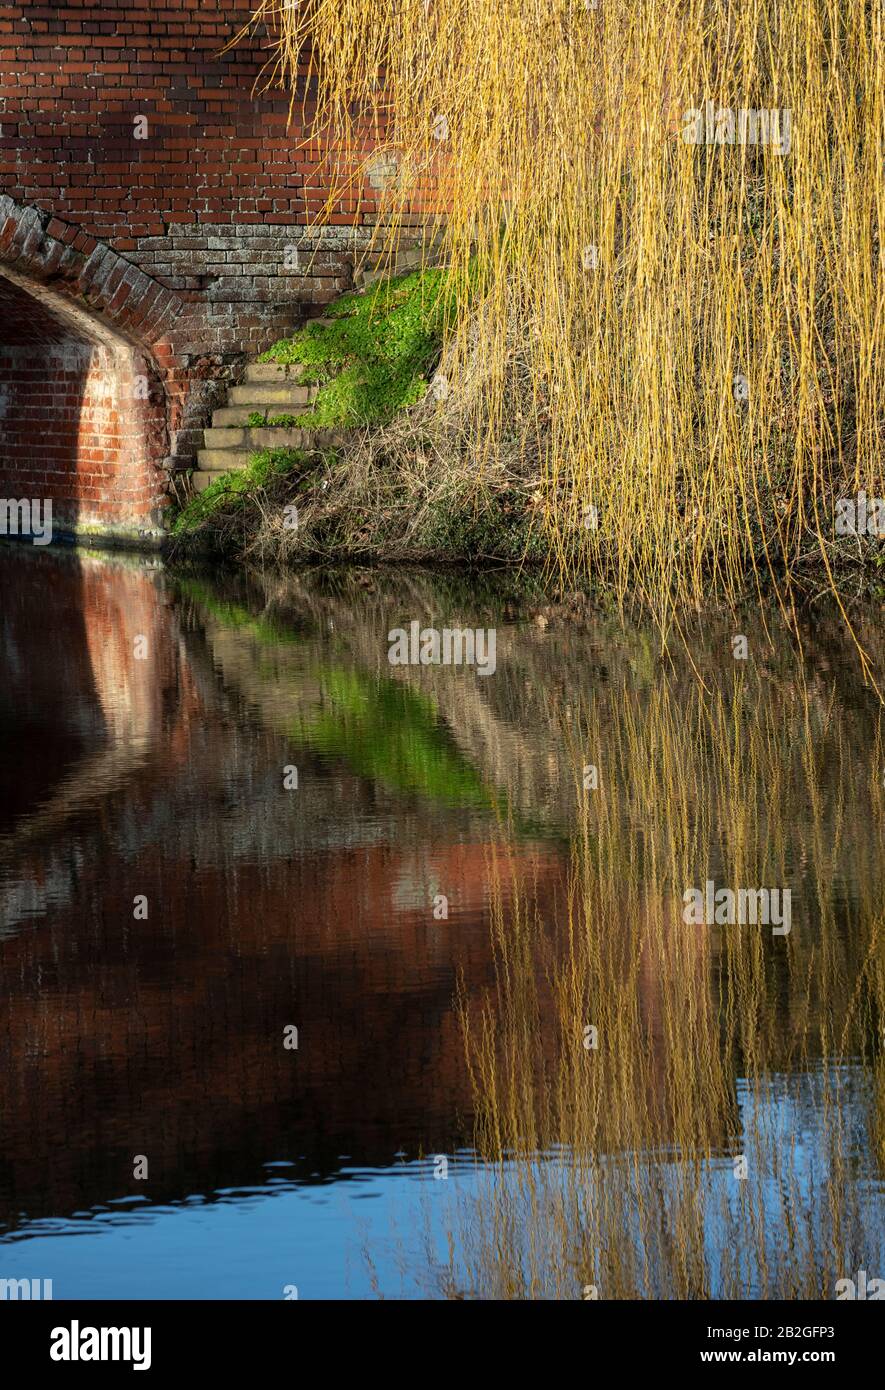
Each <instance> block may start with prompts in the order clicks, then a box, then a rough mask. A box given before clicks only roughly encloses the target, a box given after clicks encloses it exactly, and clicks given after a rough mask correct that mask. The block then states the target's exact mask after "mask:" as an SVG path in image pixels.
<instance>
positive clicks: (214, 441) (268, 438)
mask: <svg viewBox="0 0 885 1390" xmlns="http://www.w3.org/2000/svg"><path fill="white" fill-rule="evenodd" d="M308 437H309V436H308V431H307V430H301V429H286V428H284V427H283V426H281V425H267V426H265V427H264V428H263V429H256V428H254V427H250V428H247V429H235V428H227V429H215V428H213V429H211V430H204V431H203V443H204V444H205V446H206V448H207V449H246V448H249V449H282V448H291V449H298V448H300V447H301V445H302V444H303V443H304V441H305V439H306V438H308Z"/></svg>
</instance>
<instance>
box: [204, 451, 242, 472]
mask: <svg viewBox="0 0 885 1390" xmlns="http://www.w3.org/2000/svg"><path fill="white" fill-rule="evenodd" d="M253 452H254V450H252V449H199V450H198V451H197V467H198V469H199V471H200V472H201V473H232V472H235V471H236V470H237V469H238V468H245V467H246V465H247V464H248V463H250V462H251V460H252V454H253Z"/></svg>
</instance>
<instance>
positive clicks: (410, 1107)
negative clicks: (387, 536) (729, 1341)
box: [0, 546, 885, 1299]
mask: <svg viewBox="0 0 885 1390" xmlns="http://www.w3.org/2000/svg"><path fill="white" fill-rule="evenodd" d="M0 594H2V608H0V621H2V653H3V663H2V671H0V789H2V809H0V1279H11V1278H26V1277H27V1278H32V1279H51V1280H52V1288H53V1297H54V1298H56V1299H64V1298H67V1297H70V1298H83V1297H85V1298H92V1297H126V1298H133V1299H137V1298H148V1297H174V1298H216V1297H217V1298H225V1297H226V1298H253V1299H282V1298H284V1297H292V1296H294V1290H297V1296H298V1297H299V1298H302V1299H305V1298H306V1299H309V1298H316V1297H327V1296H333V1297H343V1298H364V1297H370V1298H371V1297H377V1296H386V1297H427V1296H431V1297H453V1296H454V1297H468V1298H482V1297H492V1296H504V1297H557V1298H583V1297H592V1296H594V1295H595V1294H598V1296H599V1297H600V1298H622V1297H636V1296H640V1297H661V1296H664V1297H671V1296H675V1297H694V1298H703V1297H723V1296H729V1297H741V1298H759V1297H783V1296H785V1297H808V1296H823V1297H826V1298H834V1297H836V1296H837V1285H838V1284H839V1281H845V1280H852V1281H853V1283H854V1284H855V1286H856V1285H857V1282H858V1278H859V1272H860V1271H864V1272H865V1278H866V1280H867V1281H870V1280H872V1279H874V1278H881V1279H882V1280H883V1281H885V1221H883V1217H885V892H883V883H885V833H883V832H885V787H883V778H885V720H883V711H882V706H881V704H880V701H879V699H878V697H877V695H876V692H875V690H874V688H873V687H872V685H871V684H870V683H869V682H867V681H865V680H864V678H863V672H862V666H861V661H860V659H859V657H858V651H857V646H856V644H855V642H854V641H853V640H852V638H851V636H850V635H848V634H846V632H845V629H844V625H843V624H842V622H841V620H840V619H839V617H838V614H835V613H832V612H829V611H827V610H825V609H824V608H820V609H817V610H815V612H814V613H813V615H811V616H809V617H806V618H803V619H802V620H801V622H800V624H799V629H798V632H794V633H790V632H787V631H786V629H785V628H784V626H783V624H782V622H781V621H780V618H779V615H778V614H777V612H776V611H775V610H774V609H772V611H770V612H768V613H767V614H763V615H759V614H756V615H754V616H753V617H752V618H747V619H746V620H744V621H743V622H742V623H741V624H740V625H739V626H738V625H736V621H735V619H733V618H731V617H729V616H728V615H726V614H721V615H718V614H711V615H707V616H705V618H704V620H703V621H702V622H699V623H698V624H697V627H696V628H695V629H693V630H691V631H689V632H687V633H686V634H685V640H684V641H680V640H679V639H675V640H674V642H673V643H672V644H671V647H670V649H669V651H667V652H662V651H661V648H660V643H659V641H658V639H657V638H656V636H655V633H654V631H652V630H651V629H648V630H646V629H643V628H642V627H641V626H636V625H622V624H621V623H620V621H619V620H618V619H617V618H615V617H612V616H607V615H605V614H601V613H600V614H597V615H595V616H592V617H591V616H588V615H584V616H583V617H581V618H580V620H579V619H578V617H577V616H570V617H568V618H566V617H563V616H562V615H559V614H556V613H553V614H550V615H549V618H548V619H547V620H545V618H544V615H543V614H542V615H541V619H540V621H539V620H538V616H537V603H533V602H531V601H530V602H529V604H528V607H526V605H525V602H524V598H525V595H524V594H521V593H518V592H517V590H516V581H514V580H503V581H500V582H499V583H497V584H493V583H492V582H491V581H485V582H483V583H479V584H477V583H471V584H465V583H462V582H460V581H459V580H458V579H455V578H448V579H440V578H432V577H429V576H426V575H420V574H407V575H399V576H395V577H390V576H384V575H378V574H375V575H362V576H359V575H344V574H330V573H316V574H309V575H302V576H299V577H295V578H287V579H282V578H279V577H267V576H265V577H251V578H246V577H242V576H240V577H235V578H228V579H226V580H220V579H219V578H218V577H217V576H216V577H214V578H213V577H207V576H206V575H197V576H194V575H189V576H182V575H176V574H174V573H171V572H169V571H168V570H165V569H164V568H163V567H162V566H161V565H160V564H159V563H149V562H145V561H140V560H133V559H113V558H108V557H107V556H105V557H99V556H93V555H90V554H86V553H80V554H75V553H71V552H61V553H56V552H51V553H47V552H46V551H42V550H41V551H40V552H39V553H38V552H37V551H36V550H33V549H31V548H29V547H24V546H4V547H3V548H2V549H0ZM529 599H530V600H531V596H529ZM853 617H854V621H855V636H856V638H857V640H858V641H859V642H860V644H861V646H862V647H863V648H864V650H865V651H866V653H867V655H868V657H869V659H870V661H871V662H872V663H873V666H874V669H875V670H876V671H877V673H878V674H879V675H880V677H881V676H882V674H883V673H885V660H883V658H885V638H883V636H882V631H881V613H880V612H879V611H878V610H876V611H871V610H868V609H862V610H860V611H859V612H857V613H856V614H854V615H853ZM415 621H417V622H419V623H420V624H421V627H422V628H427V627H435V628H443V627H445V626H460V627H462V628H468V627H469V628H471V629H479V630H481V631H484V632H487V631H488V630H494V632H495V636H496V649H495V669H494V672H493V673H492V672H489V673H488V674H486V675H482V674H479V673H478V672H477V670H476V668H475V667H469V666H465V665H461V666H454V665H449V666H445V665H402V666H394V665H391V664H390V662H389V660H388V647H389V644H388V633H389V631H390V630H392V629H394V628H397V627H402V628H404V629H406V630H408V629H409V624H410V623H412V622H415ZM736 634H740V635H742V636H745V637H746V639H747V657H746V659H743V658H741V657H736V656H735V654H734V644H733V638H734V637H735V635H736ZM287 769H288V771H287ZM293 769H294V770H295V773H294V775H293ZM296 777H297V786H296V785H294V781H295V778H296ZM287 782H288V783H289V785H288V786H287V785H286V784H287ZM708 883H712V884H713V885H714V890H713V891H714V892H715V891H717V890H719V889H725V888H729V887H730V888H731V889H732V890H733V891H734V892H735V893H736V894H737V893H738V891H739V890H740V889H742V888H743V889H745V890H748V892H750V893H752V894H753V895H754V899H755V901H756V902H759V903H761V902H762V899H760V898H759V897H758V890H759V889H765V890H766V891H767V892H768V891H771V892H777V893H778V894H780V898H779V899H775V898H772V899H771V902H772V903H774V902H778V901H779V903H780V922H781V926H780V928H779V929H778V930H775V929H774V928H775V926H776V922H775V920H774V916H772V920H771V921H770V922H769V923H767V924H766V923H762V922H759V921H757V922H755V923H753V922H744V923H743V924H742V923H740V922H729V921H727V920H723V917H720V919H719V920H718V921H717V920H715V918H714V920H712V921H710V922H709V923H706V922H701V923H698V922H687V921H686V920H685V912H684V906H683V904H684V902H685V901H686V899H685V896H684V895H685V894H686V892H688V891H690V890H691V889H692V888H694V887H697V888H698V889H699V891H700V893H701V894H702V895H705V894H706V892H707V889H706V885H707V884H708ZM785 894H789V897H788V898H785V896H784V895H785ZM785 901H786V902H788V903H789V911H788V916H787V917H786V918H784V914H783V904H784V902H785ZM723 915H727V908H726V909H723ZM784 923H785V924H786V927H787V929H786V930H785V929H784ZM294 1030H297V1033H296V1032H295V1031H294ZM296 1044H297V1045H296ZM842 1287H843V1290H844V1288H846V1287H847V1285H843V1286H842ZM882 1291H883V1294H885V1283H883V1285H882ZM867 1296H869V1294H868V1295H867Z"/></svg>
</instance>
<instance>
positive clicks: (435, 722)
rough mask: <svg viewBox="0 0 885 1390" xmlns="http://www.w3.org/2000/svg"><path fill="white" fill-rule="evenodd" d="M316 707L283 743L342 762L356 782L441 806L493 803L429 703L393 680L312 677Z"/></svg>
mask: <svg viewBox="0 0 885 1390" xmlns="http://www.w3.org/2000/svg"><path fill="white" fill-rule="evenodd" d="M317 675H318V679H319V681H320V685H321V688H322V692H323V701H324V702H323V706H322V708H321V709H320V710H318V711H317V712H316V713H315V714H310V715H308V716H307V717H306V718H303V719H299V720H298V721H297V722H296V723H294V724H293V725H292V726H291V727H290V730H289V732H290V735H291V737H292V738H293V739H295V740H296V741H297V742H299V743H303V744H304V745H305V746H306V747H308V748H310V749H311V750H312V751H313V752H317V753H323V754H326V755H327V756H328V755H334V756H338V757H343V758H345V759H346V760H347V762H348V764H349V765H350V766H351V767H352V768H353V770H354V771H355V772H357V773H359V774H360V775H361V776H363V777H369V778H371V779H372V780H374V781H378V782H381V783H383V784H384V785H385V786H387V787H392V788H395V789H396V790H398V791H409V792H420V793H422V794H423V795H425V796H429V797H430V798H431V799H432V800H434V801H440V802H443V803H444V804H446V805H454V806H465V805H473V806H476V805H486V806H488V805H489V804H490V803H491V804H493V803H494V802H495V797H494V795H493V794H491V793H490V792H489V791H488V790H487V789H486V788H485V787H484V785H483V783H482V781H481V779H480V778H479V777H478V776H477V774H476V773H475V772H474V770H473V769H472V768H471V766H470V764H469V763H468V762H467V761H466V759H464V758H463V757H462V756H461V754H460V753H459V752H458V750H457V749H456V748H455V746H454V745H453V743H452V741H451V738H450V736H449V734H448V732H447V730H446V729H445V727H444V725H443V724H442V723H441V722H440V719H439V716H438V714H437V711H436V706H435V705H434V704H433V701H432V700H428V699H426V698H425V697H424V696H422V695H418V694H416V693H415V692H414V691H412V690H409V689H408V688H407V687H406V686H403V685H400V684H399V683H398V682H396V681H392V680H375V679H372V678H370V677H368V676H365V675H363V674H362V673H361V672H359V671H352V670H351V671H346V670H342V669H341V668H340V667H332V668H323V669H322V670H321V671H320V672H318V673H317Z"/></svg>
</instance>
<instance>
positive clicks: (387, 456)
mask: <svg viewBox="0 0 885 1390" xmlns="http://www.w3.org/2000/svg"><path fill="white" fill-rule="evenodd" d="M484 282H485V283H486V284H487V282H488V276H487V274H485V273H484V272H483V271H482V270H481V269H480V267H479V265H478V263H477V262H476V261H474V262H473V263H472V265H471V266H470V267H469V268H468V272H467V273H466V274H465V275H463V276H456V275H455V274H453V273H452V272H448V271H444V270H439V269H433V270H425V271H423V272H419V273H412V274H409V275H406V276H401V277H399V278H393V279H391V280H389V281H383V282H381V283H380V284H377V285H376V286H374V287H373V288H372V289H371V290H369V291H367V292H365V293H363V294H350V295H346V296H344V297H343V298H342V299H341V300H339V301H338V302H337V303H336V304H334V305H333V306H331V307H330V309H329V310H328V312H327V318H326V320H325V321H324V322H323V323H311V324H308V325H307V326H306V327H304V328H303V329H302V330H300V331H299V332H298V333H296V334H295V335H294V336H293V337H291V338H286V339H283V340H281V341H280V342H278V343H276V344H275V345H274V346H273V347H272V348H271V349H270V350H269V351H268V352H266V353H265V354H264V356H263V359H262V360H264V361H273V362H277V363H280V364H281V365H285V366H286V367H288V368H290V369H291V373H292V379H293V380H294V381H295V382H296V383H299V384H314V385H316V386H317V387H318V388H319V389H318V392H317V395H316V397H315V399H314V401H313V402H312V404H311V406H310V408H309V409H305V410H304V411H302V412H300V413H297V414H289V415H285V416H282V415H273V414H270V413H269V414H268V416H266V417H265V416H262V417H261V418H260V419H258V418H256V419H255V421H254V422H252V423H254V424H256V425H259V424H260V425H281V426H284V427H287V428H291V427H298V428H302V429H306V430H329V429H334V430H337V431H341V432H342V434H343V436H344V437H346V442H345V443H342V445H340V446H339V447H337V448H328V447H325V448H322V449H313V450H311V449H293V448H280V449H265V450H263V451H261V452H257V453H256V454H255V455H254V456H253V459H252V462H251V464H250V465H249V467H248V468H246V469H244V470H242V471H241V472H239V473H232V474H231V475H230V477H229V478H224V479H222V480H219V481H218V482H215V483H213V484H212V485H211V486H210V487H209V488H208V489H207V490H206V491H204V492H203V493H200V494H198V495H196V496H195V497H193V498H192V500H191V501H190V502H189V503H188V504H187V505H186V506H185V507H184V508H183V509H182V510H181V511H180V512H179V514H178V515H177V517H176V518H175V521H174V524H173V538H174V548H175V549H177V550H179V551H185V550H187V549H189V548H191V546H192V545H193V544H194V543H196V544H197V545H198V546H200V547H208V548H210V549H213V550H215V551H217V552H219V553H222V554H226V555H230V556H233V557H234V558H236V559H242V560H252V561H254V562H258V563H270V564H279V565H289V564H298V563H303V562H306V561H318V560H319V561H324V560H325V561H347V560H360V561H365V560H371V561H398V562H409V563H428V562H441V563H451V562H459V563H464V562H467V563H470V564H483V563H506V564H524V563H529V564H532V565H537V566H540V567H542V568H544V569H545V570H546V571H547V573H548V576H549V577H550V578H552V579H557V580H560V579H561V578H562V575H563V573H565V574H566V575H567V576H568V577H569V581H568V582H569V583H570V584H571V585H572V586H573V585H574V584H575V583H576V582H580V578H581V576H582V575H583V576H584V577H585V578H590V577H592V579H593V580H594V581H595V582H596V584H597V585H598V586H601V587H604V588H605V587H608V588H610V589H612V590H615V591H617V589H618V585H619V578H620V576H621V574H622V566H623V564H624V563H625V557H624V555H623V554H622V553H621V552H620V551H619V546H620V545H622V544H623V540H622V538H621V537H620V536H619V525H620V518H619V514H618V512H617V511H616V510H614V504H610V506H609V507H608V508H603V507H601V506H598V507H594V508H587V509H585V511H584V512H583V513H582V515H581V517H580V518H579V521H578V524H576V525H575V526H573V527H572V529H571V531H570V532H569V533H568V534H567V536H566V537H565V538H563V537H562V536H561V535H558V533H557V530H556V516H557V510H558V508H560V507H561V506H562V507H564V506H566V505H568V503H567V499H566V489H565V488H564V486H563V484H562V483H561V482H560V483H556V484H554V483H553V482H552V481H551V478H550V476H549V473H548V471H547V470H548V465H549V455H550V449H551V433H552V431H553V430H554V428H555V420H554V416H555V409H554V405H553V402H552V399H548V400H547V401H546V403H545V405H544V408H543V409H539V408H538V393H537V390H535V391H534V396H533V395H532V392H533V382H532V378H531V370H532V366H531V360H530V354H529V353H528V352H527V351H526V348H525V345H524V344H523V345H520V344H519V343H518V341H517V327H516V326H514V344H513V348H512V351H511V352H510V354H509V356H508V359H507V364H506V370H507V377H508V381H507V399H508V402H509V410H510V417H509V419H508V420H507V421H506V422H504V423H503V424H500V423H499V424H498V425H497V426H496V423H495V421H494V419H493V418H492V416H491V415H490V414H489V415H488V416H487V418H486V420H485V424H484V426H483V431H482V432H483V434H484V436H485V435H489V434H491V433H492V432H493V431H496V432H495V440H496V452H495V455H494V458H493V459H491V460H489V459H488V458H487V457H486V458H484V459H483V460H482V461H481V460H480V459H479V457H478V454H477V448H476V432H477V428H478V425H477V415H478V412H481V410H482V409H483V406H484V404H485V405H486V406H487V397H486V395H485V388H486V381H485V375H484V373H483V371H482V369H481V366H480V365H479V363H478V361H477V360H475V361H474V362H473V364H472V366H471V367H469V368H468V370H463V369H462V368H461V367H460V365H459V361H458V343H457V325H458V322H459V317H460V315H461V313H462V312H463V311H467V312H470V313H472V315H473V318H474V320H477V319H478V318H479V317H480V316H481V314H482V312H483V309H482V304H481V298H480V294H481V287H482V285H483V283H484ZM475 332H476V338H477V343H479V342H480V341H481V329H480V326H479V324H478V323H477V326H476V330H475ZM477 352H478V349H477ZM530 400H534V408H530V407H529V405H528V404H527V401H530ZM480 465H481V466H480ZM626 485H627V482H626V480H625V486H626ZM853 486H854V478H853V475H852V474H851V473H850V471H848V470H846V471H843V473H842V475H841V477H839V476H838V475H836V474H834V475H833V476H831V477H830V478H829V480H827V481H825V480H824V479H823V478H822V477H821V478H819V479H818V481H817V492H816V494H815V497H814V499H813V500H814V506H815V509H816V515H817V517H818V519H821V518H827V517H828V518H829V522H830V524H829V527H828V528H827V529H826V531H825V529H824V527H823V526H815V525H813V524H811V521H810V520H809V524H807V525H806V526H805V528H804V530H803V531H802V532H801V533H800V534H799V535H798V536H797V537H796V538H795V545H794V548H793V552H792V553H788V552H787V549H786V547H785V546H784V544H783V535H782V534H781V533H780V532H779V531H778V529H777V528H778V514H779V507H780V508H782V506H783V503H782V501H779V497H780V494H779V493H778V491H777V489H776V488H775V487H773V486H772V485H768V486H766V487H765V488H761V487H757V488H756V490H755V492H754V494H753V496H752V497H748V498H746V499H745V512H744V518H743V524H742V525H741V526H740V527H739V528H738V529H737V530H736V531H735V533H734V534H730V535H729V536H728V537H727V538H725V537H720V542H719V546H718V547H717V545H716V544H714V543H712V542H711V543H710V545H709V547H708V552H707V555H706V562H705V568H704V574H705V576H706V578H707V579H708V581H709V586H710V589H711V590H713V589H714V588H715V580H716V578H717V562H718V561H719V560H721V550H722V547H723V546H725V545H726V544H727V545H728V546H729V547H730V548H731V551H732V552H733V553H736V554H737V555H738V556H739V561H740V573H741V574H742V575H743V579H744V588H745V589H752V588H754V587H756V588H762V589H767V588H770V587H771V585H772V583H775V584H776V583H777V582H779V581H780V580H783V579H786V578H788V579H789V581H790V582H791V583H792V584H793V585H795V586H796V587H797V589H798V590H799V591H800V592H801V591H805V592H810V593H813V592H817V591H818V590H819V589H820V588H821V587H824V586H826V585H828V584H832V583H836V584H837V585H838V586H839V587H840V588H842V589H843V590H845V592H854V591H858V592H860V591H867V592H869V591H872V592H876V591H877V590H878V591H879V592H883V593H885V584H883V582H882V581H883V580H885V547H883V545H882V543H881V540H880V538H879V537H877V536H874V535H858V534H849V535H843V536H838V535H837V534H836V529H835V517H836V512H837V501H838V498H839V496H840V495H841V494H842V493H844V492H846V491H848V492H850V490H851V488H852V487H853ZM673 508H674V510H673V516H672V523H673V524H672V526H671V532H670V537H669V550H670V557H671V562H672V568H673V584H672V592H673V594H674V595H675V594H678V590H679V585H680V582H681V581H682V580H683V579H684V576H685V572H686V570H687V569H688V567H690V566H691V565H692V564H693V563H695V560H694V551H695V547H696V544H697V526H698V522H697V517H696V516H695V515H694V514H693V513H692V514H691V515H690V514H689V511H688V491H687V488H686V489H680V490H677V494H676V496H675V498H674V502H673ZM634 522H635V535H634V538H633V544H634V545H638V546H641V545H642V543H643V542H642V531H643V516H642V514H641V512H637V513H636V515H635V517H634ZM719 577H720V578H721V574H720V576H719ZM640 578H641V576H640V574H639V572H637V574H636V576H635V579H636V580H640ZM640 587H641V586H640ZM735 591H736V586H735ZM646 596H648V595H646ZM657 597H659V595H658V596H657Z"/></svg>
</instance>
